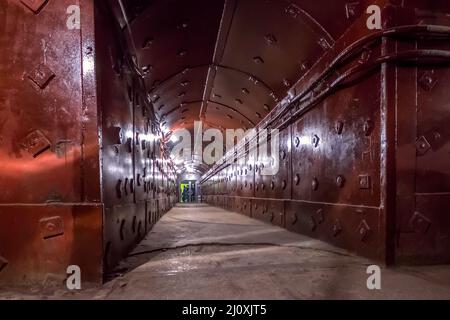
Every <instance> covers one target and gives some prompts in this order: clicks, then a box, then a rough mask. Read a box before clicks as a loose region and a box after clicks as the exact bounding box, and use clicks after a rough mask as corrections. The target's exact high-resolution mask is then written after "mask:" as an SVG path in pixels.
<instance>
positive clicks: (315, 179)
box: [311, 178, 319, 191]
mask: <svg viewBox="0 0 450 320" xmlns="http://www.w3.org/2000/svg"><path fill="white" fill-rule="evenodd" d="M311 187H312V189H313V190H314V191H316V190H317V189H318V188H319V180H317V178H314V179H313V181H312V182H311Z"/></svg>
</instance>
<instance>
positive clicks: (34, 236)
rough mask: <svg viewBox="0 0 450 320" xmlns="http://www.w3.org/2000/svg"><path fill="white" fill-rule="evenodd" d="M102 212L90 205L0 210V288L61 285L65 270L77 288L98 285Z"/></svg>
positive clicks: (100, 264) (39, 206)
mask: <svg viewBox="0 0 450 320" xmlns="http://www.w3.org/2000/svg"><path fill="white" fill-rule="evenodd" d="M102 212H103V208H102V205H101V204H94V203H93V204H87V203H86V204H79V205H72V204H62V203H61V204H42V205H22V206H17V205H0V221H1V223H0V243H1V246H0V283H1V284H2V285H3V284H8V285H17V284H21V285H34V284H36V283H45V284H52V285H61V284H63V283H64V280H65V279H66V276H67V273H66V271H67V267H68V266H70V265H77V266H79V267H80V268H81V270H82V274H81V277H82V281H83V283H86V282H88V283H89V282H96V283H98V282H100V281H101V279H102V272H103V269H102V256H103V243H102ZM18 230H20V232H19V231H18ZM8 243H13V244H14V245H5V244H8Z"/></svg>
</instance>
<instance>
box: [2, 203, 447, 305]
mask: <svg viewBox="0 0 450 320" xmlns="http://www.w3.org/2000/svg"><path fill="white" fill-rule="evenodd" d="M372 264H375V262H373V261H370V260H367V259H364V258H361V257H356V256H354V255H352V254H350V253H348V252H346V251H345V250H341V249H338V248H336V247H333V246H330V245H328V244H326V243H323V242H321V241H318V240H313V239H311V238H308V237H305V236H302V235H298V234H295V233H291V232H288V231H286V230H284V229H281V228H279V227H276V226H272V225H268V224H265V223H263V222H260V221H256V220H253V219H250V218H248V217H246V216H242V215H239V214H236V213H232V212H229V211H226V210H223V209H219V208H214V207H210V206H207V205H193V204H192V205H187V204H186V205H178V206H177V207H175V208H174V209H172V210H171V211H170V212H169V213H168V214H166V215H165V216H164V217H163V218H162V220H161V221H160V222H159V223H158V224H157V225H156V226H155V228H154V229H153V230H152V231H151V232H150V233H149V234H148V236H147V237H146V239H145V240H143V241H142V242H141V243H140V245H139V246H137V247H136V248H135V250H134V251H133V252H132V253H131V254H130V255H129V257H128V258H127V259H125V260H124V261H123V262H122V263H121V264H120V265H119V266H118V267H117V268H116V271H115V272H114V274H111V275H110V279H109V281H108V282H107V283H106V284H105V285H104V286H103V287H101V288H95V287H90V288H85V289H84V290H82V291H80V292H69V291H66V290H61V289H52V288H51V287H47V288H45V289H41V288H34V289H33V290H32V291H31V292H30V291H27V292H20V293H18V292H3V293H0V298H6V299H450V266H431V267H397V268H394V269H391V268H390V269H386V268H382V270H381V290H369V289H368V288H367V278H368V276H369V275H368V274H367V273H366V271H367V267H368V266H369V265H372ZM28 290H29V289H28Z"/></svg>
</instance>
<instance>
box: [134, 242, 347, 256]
mask: <svg viewBox="0 0 450 320" xmlns="http://www.w3.org/2000/svg"><path fill="white" fill-rule="evenodd" d="M201 246H218V247H232V246H258V247H260V246H271V247H282V248H294V249H304V250H312V251H319V252H327V253H332V254H335V255H339V256H344V257H352V258H354V257H355V256H354V255H352V254H346V253H342V252H337V251H333V250H327V249H320V248H311V247H305V246H294V245H282V244H276V243H268V242H252V243H243V242H240V243H220V242H206V243H188V244H184V245H181V246H175V247H166V248H157V249H153V250H146V251H140V252H135V253H131V254H129V255H128V257H135V256H140V255H145V254H151V253H155V252H165V251H169V250H178V249H186V248H189V247H201Z"/></svg>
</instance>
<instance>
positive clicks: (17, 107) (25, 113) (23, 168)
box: [0, 0, 99, 203]
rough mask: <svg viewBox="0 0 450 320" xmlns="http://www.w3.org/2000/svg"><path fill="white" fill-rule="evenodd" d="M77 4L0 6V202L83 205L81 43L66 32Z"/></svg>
mask: <svg viewBox="0 0 450 320" xmlns="http://www.w3.org/2000/svg"><path fill="white" fill-rule="evenodd" d="M77 3H78V1H65V0H63V1H58V2H56V3H53V2H52V3H47V2H44V1H35V2H34V5H31V2H30V1H28V2H25V1H12V0H8V1H2V3H1V4H0V19H1V21H2V24H1V33H2V36H1V37H0V42H1V48H2V50H1V53H0V71H1V73H2V74H3V76H2V79H1V80H0V136H1V141H2V143H1V145H0V163H1V167H2V168H3V169H2V174H1V179H0V187H1V189H2V190H3V191H2V192H0V203H45V202H47V201H48V202H52V201H53V202H74V203H75V202H80V201H81V200H82V199H84V191H85V190H84V189H83V183H82V179H80V176H82V174H83V169H82V166H83V161H84V156H85V154H84V151H83V150H84V146H83V141H82V139H81V137H82V132H83V127H82V117H83V115H82V108H81V106H82V104H83V92H82V87H81V83H82V70H81V61H82V47H81V40H82V38H81V32H80V30H69V29H68V28H67V27H66V17H67V15H66V9H67V7H68V6H69V5H72V4H77ZM86 14H87V15H90V16H92V13H86ZM86 32H87V31H86ZM25 48H26V50H25ZM62 57H64V58H65V59H61V58H62ZM89 148H91V149H92V150H91V151H92V152H93V153H95V148H96V146H95V145H91V146H89ZM97 149H98V148H97ZM36 186H39V187H36ZM98 196H99V194H97V195H96V199H98ZM91 200H93V201H94V199H91Z"/></svg>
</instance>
